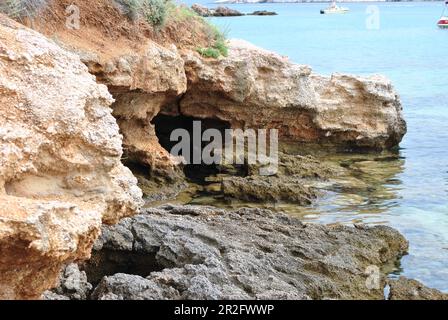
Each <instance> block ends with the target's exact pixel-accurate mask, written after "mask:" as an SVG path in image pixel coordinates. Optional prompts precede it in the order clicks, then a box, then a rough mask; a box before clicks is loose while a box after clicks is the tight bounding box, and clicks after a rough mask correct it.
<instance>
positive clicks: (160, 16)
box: [113, 0, 170, 27]
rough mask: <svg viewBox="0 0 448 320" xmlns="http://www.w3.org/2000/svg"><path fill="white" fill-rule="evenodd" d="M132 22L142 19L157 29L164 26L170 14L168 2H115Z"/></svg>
mask: <svg viewBox="0 0 448 320" xmlns="http://www.w3.org/2000/svg"><path fill="white" fill-rule="evenodd" d="M113 1H114V2H115V3H116V4H118V6H119V7H120V9H121V11H122V12H123V13H124V14H126V15H127V16H128V17H129V19H131V20H132V21H135V20H138V19H140V18H142V19H144V20H145V21H146V22H148V23H149V24H150V25H152V26H155V27H160V26H163V25H164V23H165V21H166V18H167V14H168V5H169V2H170V1H168V0H113Z"/></svg>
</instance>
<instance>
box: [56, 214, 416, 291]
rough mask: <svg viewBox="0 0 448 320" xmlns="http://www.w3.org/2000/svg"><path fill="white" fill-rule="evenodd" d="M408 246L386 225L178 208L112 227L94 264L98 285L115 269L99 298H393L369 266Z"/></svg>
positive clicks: (101, 286) (91, 269)
mask: <svg viewBox="0 0 448 320" xmlns="http://www.w3.org/2000/svg"><path fill="white" fill-rule="evenodd" d="M407 247H408V244H407V241H406V240H405V239H404V238H403V237H402V236H401V235H400V234H399V233H398V232H397V231H395V230H393V229H391V228H389V227H384V226H378V227H364V226H357V227H344V226H323V225H313V224H303V223H301V222H300V221H299V220H298V219H296V218H292V217H290V216H287V215H284V214H278V213H273V212H270V211H267V210H260V209H241V210H238V211H230V212H229V211H224V210H220V209H216V208H209V207H194V206H170V205H168V206H164V207H161V208H158V209H148V210H145V212H144V213H142V214H140V215H138V216H135V217H133V218H126V219H124V220H122V221H121V222H120V223H119V224H118V225H116V226H111V227H107V226H106V227H104V228H103V234H102V236H101V238H100V239H99V240H98V242H97V243H96V245H95V250H97V251H96V253H95V254H94V258H93V259H92V261H91V262H90V263H89V265H87V266H86V267H85V270H86V272H87V278H88V279H90V280H93V282H97V281H99V279H100V277H98V274H101V273H102V275H106V277H104V278H103V279H102V280H101V281H100V282H99V284H98V285H97V286H96V288H95V290H94V291H93V294H92V296H91V298H93V299H383V298H384V293H383V288H384V286H385V277H384V275H381V280H380V281H379V286H378V288H377V289H372V290H370V289H368V288H367V286H366V280H367V277H368V275H367V274H366V268H367V267H368V266H371V265H375V266H378V267H382V266H384V265H385V264H387V263H388V262H390V261H395V260H397V259H398V258H400V257H401V256H402V255H403V254H405V253H406V251H407ZM120 255H121V256H122V259H119V257H120ZM142 256H146V257H147V258H148V259H147V260H146V264H143V263H142V261H143V260H142V258H141V257H142ZM136 257H140V258H139V259H138V260H136V259H137V258H136ZM133 261H139V262H138V266H139V267H138V268H137V269H136V268H135V266H132V263H133ZM111 266H113V268H111ZM129 270H133V272H132V273H133V274H131V272H129ZM64 283H65V282H64ZM83 287H84V288H85V286H83ZM59 292H61V291H59ZM49 298H51V295H49Z"/></svg>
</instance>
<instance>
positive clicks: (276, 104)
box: [180, 40, 406, 149]
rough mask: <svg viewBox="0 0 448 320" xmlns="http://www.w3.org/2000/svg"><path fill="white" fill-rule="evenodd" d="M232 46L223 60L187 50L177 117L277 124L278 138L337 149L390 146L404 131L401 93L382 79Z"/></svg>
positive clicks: (234, 43)
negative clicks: (324, 70)
mask: <svg viewBox="0 0 448 320" xmlns="http://www.w3.org/2000/svg"><path fill="white" fill-rule="evenodd" d="M229 45H230V50H229V55H228V57H225V58H221V59H217V60H216V59H201V58H200V57H199V56H198V55H197V54H195V53H193V52H189V53H186V54H185V55H184V60H185V69H186V74H187V78H188V89H187V93H186V95H185V96H184V97H183V99H182V101H181V108H180V112H181V113H182V114H184V115H187V116H195V117H200V118H217V119H220V120H223V121H227V122H229V123H230V124H231V125H232V127H233V128H243V129H246V128H251V129H257V128H263V129H266V128H267V129H269V128H275V129H278V130H279V133H280V139H281V140H283V141H290V142H292V143H316V144H328V145H333V146H339V147H342V148H347V147H361V148H362V147H365V148H373V149H383V148H391V147H394V146H397V145H398V143H399V142H400V141H401V139H402V137H403V135H404V134H405V132H406V123H405V121H404V119H403V115H402V106H401V103H400V100H399V97H398V95H397V93H396V91H395V90H394V88H393V86H392V84H391V82H390V81H389V80H388V79H386V78H385V77H383V76H379V75H374V76H370V77H358V76H351V75H345V74H334V75H332V76H331V77H324V76H320V75H317V74H314V73H312V71H311V69H310V67H308V66H305V65H297V64H293V63H291V62H290V61H289V60H288V59H287V58H286V57H282V56H279V55H278V54H275V53H272V52H269V51H266V50H263V49H260V48H257V47H255V46H253V45H251V44H249V43H247V42H244V41H241V40H233V41H231V42H230V44H229Z"/></svg>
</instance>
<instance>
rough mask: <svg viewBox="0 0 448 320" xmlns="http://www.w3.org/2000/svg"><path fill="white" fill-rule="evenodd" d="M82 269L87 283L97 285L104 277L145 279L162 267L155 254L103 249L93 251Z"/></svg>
mask: <svg viewBox="0 0 448 320" xmlns="http://www.w3.org/2000/svg"><path fill="white" fill-rule="evenodd" d="M82 269H83V270H84V271H85V272H86V275H87V279H88V281H89V282H90V283H91V284H93V285H97V284H98V283H99V282H100V281H101V279H103V277H105V276H112V275H114V274H117V273H125V274H132V275H138V276H141V277H147V276H149V275H150V273H151V272H154V271H161V270H163V269H164V267H163V266H161V265H160V264H159V263H158V262H157V259H156V253H153V254H149V253H146V252H141V253H140V252H134V251H115V250H110V249H103V250H101V251H93V252H92V257H91V259H90V260H89V261H88V262H86V263H85V264H84V265H83V267H82Z"/></svg>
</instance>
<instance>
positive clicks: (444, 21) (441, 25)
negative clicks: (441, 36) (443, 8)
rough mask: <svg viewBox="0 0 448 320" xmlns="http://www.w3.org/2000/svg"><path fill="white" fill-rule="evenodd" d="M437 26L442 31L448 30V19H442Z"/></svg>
mask: <svg viewBox="0 0 448 320" xmlns="http://www.w3.org/2000/svg"><path fill="white" fill-rule="evenodd" d="M437 25H438V26H439V28H442V29H444V28H448V17H442V18H440V20H439V22H437Z"/></svg>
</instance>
